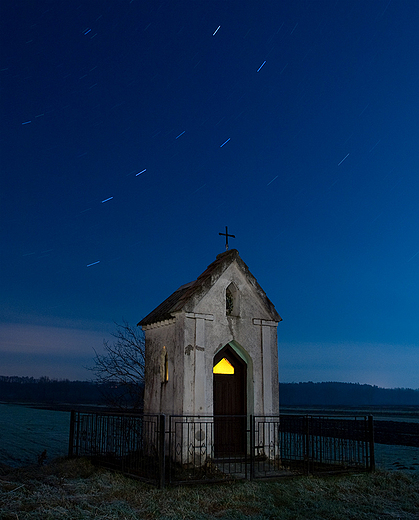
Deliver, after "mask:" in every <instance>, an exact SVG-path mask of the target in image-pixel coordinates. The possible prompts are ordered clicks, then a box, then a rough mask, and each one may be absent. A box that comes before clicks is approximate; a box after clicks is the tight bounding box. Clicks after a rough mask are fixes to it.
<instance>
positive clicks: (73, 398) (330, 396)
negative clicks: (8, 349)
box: [0, 376, 419, 408]
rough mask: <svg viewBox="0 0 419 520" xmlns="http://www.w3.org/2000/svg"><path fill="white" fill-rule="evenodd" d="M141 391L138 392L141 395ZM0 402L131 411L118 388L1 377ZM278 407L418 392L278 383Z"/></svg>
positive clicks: (410, 399)
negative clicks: (97, 406)
mask: <svg viewBox="0 0 419 520" xmlns="http://www.w3.org/2000/svg"><path fill="white" fill-rule="evenodd" d="M141 390H142V389H141V388H140V387H139V388H138V392H139V393H141ZM0 401H3V402H12V403H13V402H14V403H34V404H36V403H39V404H47V405H52V406H54V405H61V404H71V405H77V404H80V405H81V404H91V405H110V404H112V405H113V406H117V405H118V406H119V405H121V403H123V407H128V408H129V407H130V405H131V404H132V403H131V402H130V397H129V396H128V397H127V394H126V391H125V389H123V388H122V387H121V386H118V385H117V384H111V383H109V384H100V385H99V384H97V383H95V382H89V381H69V380H68V379H65V380H62V379H61V380H58V379H49V378H48V377H41V378H39V379H35V378H33V377H8V376H0ZM279 403H280V405H281V406H311V405H313V406H375V405H378V406H381V405H390V406H391V405H394V406H398V405H403V406H419V390H412V389H410V388H393V389H390V388H379V387H378V386H371V385H360V384H355V383H312V382H309V383H280V385H279Z"/></svg>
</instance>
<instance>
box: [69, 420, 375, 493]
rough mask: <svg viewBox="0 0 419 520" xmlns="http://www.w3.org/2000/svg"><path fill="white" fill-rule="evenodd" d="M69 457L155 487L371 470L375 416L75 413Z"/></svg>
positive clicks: (71, 427)
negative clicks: (235, 440) (87, 458)
mask: <svg viewBox="0 0 419 520" xmlns="http://www.w3.org/2000/svg"><path fill="white" fill-rule="evenodd" d="M233 438H237V442H236V443H232V442H231V439H233ZM226 439H227V441H226ZM69 456H87V457H90V458H92V460H93V461H94V462H96V463H98V464H100V465H102V466H106V467H108V468H112V469H116V470H119V471H122V472H123V473H125V474H127V475H131V476H134V477H136V478H138V479H141V480H144V481H147V482H150V483H152V484H155V485H158V486H159V487H164V486H165V484H166V483H168V484H181V483H192V482H215V481H224V480H227V479H260V478H279V477H286V476H295V475H299V474H310V473H311V474H321V473H330V472H342V471H354V470H356V471H372V470H373V469H374V438H373V419H372V417H371V416H356V417H329V416H328V417H320V416H310V415H279V416H244V415H243V416H215V417H214V416H193V415H190V416H187V415H182V416H175V415H172V416H165V415H146V414H141V415H137V414H122V413H101V412H92V413H88V412H74V411H73V412H72V413H71V425H70V439H69Z"/></svg>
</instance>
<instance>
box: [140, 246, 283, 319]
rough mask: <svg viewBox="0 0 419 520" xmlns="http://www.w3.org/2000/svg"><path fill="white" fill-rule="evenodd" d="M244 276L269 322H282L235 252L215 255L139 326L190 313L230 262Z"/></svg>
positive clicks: (233, 250) (232, 250)
mask: <svg viewBox="0 0 419 520" xmlns="http://www.w3.org/2000/svg"><path fill="white" fill-rule="evenodd" d="M233 262H236V264H237V266H238V267H239V269H240V270H241V272H242V273H243V274H244V276H245V277H246V279H247V280H248V282H249V283H250V285H251V286H252V287H253V288H254V290H255V292H256V294H257V296H258V298H259V299H260V301H261V303H262V304H263V306H264V307H265V309H266V310H267V312H268V314H269V315H270V319H271V320H272V321H276V322H279V321H282V318H281V317H280V315H279V314H278V313H277V311H276V309H275V307H274V305H273V303H272V302H271V301H270V300H269V298H268V297H267V296H266V293H265V291H264V290H263V289H262V287H261V286H260V285H259V284H258V282H257V280H256V278H255V277H254V276H253V275H252V274H251V272H250V271H249V268H248V267H247V265H246V264H245V263H244V262H243V260H242V259H241V258H240V256H239V253H238V251H237V250H236V249H231V250H230V251H225V252H224V253H221V254H219V255H217V258H216V260H215V261H214V262H212V264H210V265H209V266H208V267H207V269H206V270H205V271H204V272H203V273H202V274H201V275H200V276H199V277H198V278H197V279H196V280H195V281H193V282H190V283H188V284H185V285H182V286H181V287H179V289H177V290H176V291H175V292H174V293H172V294H171V295H170V296H169V297H168V298H166V300H164V301H163V302H162V303H161V304H160V305H158V306H157V307H156V308H155V309H154V310H153V311H151V312H150V313H149V314H148V315H147V316H146V317H145V318H143V319H142V320H141V321H140V322H139V323H138V325H139V326H142V327H143V326H147V325H152V324H155V323H159V322H162V321H165V320H171V319H173V318H174V314H175V313H178V312H181V311H186V312H188V311H192V310H193V307H194V305H195V304H196V303H197V302H198V301H200V300H201V299H202V298H203V296H204V295H205V294H207V293H208V291H209V290H210V289H211V287H212V286H213V285H214V284H215V283H216V281H217V280H218V279H219V278H220V276H221V275H222V274H223V273H224V271H225V270H226V269H227V268H228V267H229V266H230V265H231V264H232V263H233Z"/></svg>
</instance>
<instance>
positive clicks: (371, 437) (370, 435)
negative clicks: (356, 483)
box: [368, 415, 375, 472]
mask: <svg viewBox="0 0 419 520" xmlns="http://www.w3.org/2000/svg"><path fill="white" fill-rule="evenodd" d="M368 442H369V445H370V467H369V470H370V471H371V472H372V471H375V453H374V417H373V416H372V415H369V416H368Z"/></svg>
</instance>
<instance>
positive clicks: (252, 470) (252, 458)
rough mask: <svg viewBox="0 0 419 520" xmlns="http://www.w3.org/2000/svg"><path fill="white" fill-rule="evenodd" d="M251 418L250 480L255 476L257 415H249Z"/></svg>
mask: <svg viewBox="0 0 419 520" xmlns="http://www.w3.org/2000/svg"><path fill="white" fill-rule="evenodd" d="M249 419H250V436H249V442H250V480H253V478H254V476H255V417H254V416H253V415H250V416H249Z"/></svg>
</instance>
